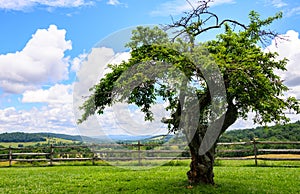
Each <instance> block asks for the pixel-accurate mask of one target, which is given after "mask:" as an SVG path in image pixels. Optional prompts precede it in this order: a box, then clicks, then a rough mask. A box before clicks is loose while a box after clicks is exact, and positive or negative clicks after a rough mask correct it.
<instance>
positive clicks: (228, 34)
mask: <svg viewBox="0 0 300 194" xmlns="http://www.w3.org/2000/svg"><path fill="white" fill-rule="evenodd" d="M205 2H206V1H205ZM203 5H204V7H201V6H199V7H197V8H196V9H193V11H192V12H191V13H188V14H187V16H186V17H183V18H182V19H181V20H179V21H177V22H173V24H172V25H169V26H168V27H169V28H178V29H179V31H177V35H175V37H173V38H169V39H168V38H167V37H168V35H167V33H166V32H164V31H163V30H160V29H159V28H157V27H155V28H152V29H151V28H149V27H138V28H137V29H136V30H134V31H133V35H132V39H131V40H132V41H131V42H129V43H128V44H127V46H129V48H130V49H131V52H130V54H131V58H130V59H129V61H127V62H125V61H123V62H122V63H121V64H119V65H115V64H111V65H109V67H110V69H111V72H110V73H107V74H106V75H105V76H104V77H103V78H102V79H101V80H100V82H99V83H98V84H96V85H95V86H94V87H93V88H91V91H92V95H91V96H90V97H89V98H88V99H87V100H86V101H85V103H84V104H83V105H82V107H81V109H82V110H83V111H84V113H83V115H82V118H81V119H80V120H79V122H83V121H84V120H86V119H87V118H88V117H89V116H90V115H92V114H95V113H98V114H102V113H103V112H104V111H105V108H106V107H108V106H112V105H113V104H114V103H116V102H120V101H121V102H126V103H129V104H135V105H137V106H138V107H140V108H141V111H142V112H143V113H144V114H145V119H146V120H150V121H151V120H152V119H153V113H152V112H151V107H152V106H153V105H154V104H155V103H156V102H157V100H159V99H163V100H165V101H166V102H167V103H168V106H167V107H166V110H168V111H169V112H170V118H163V119H162V121H163V122H164V123H166V124H168V126H169V130H170V131H173V132H176V131H183V133H184V134H185V135H186V137H187V139H188V142H189V148H190V151H191V155H192V163H191V170H190V171H189V172H188V177H189V180H190V181H191V182H192V183H197V182H204V183H213V173H212V166H213V161H214V149H215V144H216V141H217V139H218V138H219V136H220V135H221V134H222V133H223V132H224V131H225V130H226V129H227V128H228V127H229V126H231V125H232V124H233V123H234V122H235V121H236V120H237V119H238V118H239V117H241V118H247V115H248V113H249V112H254V113H255V117H254V122H256V123H259V124H264V123H271V122H288V121H289V118H288V117H287V116H286V115H285V113H284V111H285V110H286V109H293V110H295V111H296V112H297V113H299V105H298V102H297V100H296V99H295V98H293V97H288V98H285V97H284V92H286V91H288V88H287V87H286V86H285V85H284V83H283V81H282V80H281V79H280V77H279V76H278V75H277V74H276V73H275V72H276V71H277V70H282V71H285V70H286V68H285V66H286V63H287V59H283V60H277V59H276V56H277V54H276V53H272V52H264V51H263V50H262V48H260V47H259V46H258V45H259V44H260V43H265V41H266V40H268V38H275V37H277V34H276V33H273V32H271V31H266V30H265V29H264V28H265V27H266V26H268V25H270V24H271V23H272V22H273V21H274V20H276V19H279V18H280V17H281V16H282V15H281V14H280V13H279V14H276V15H275V16H273V17H269V18H267V19H260V17H259V15H258V14H257V13H256V12H254V11H252V12H250V14H249V20H250V21H249V24H248V25H244V24H241V23H239V22H237V21H234V20H223V21H222V22H219V21H218V17H217V16H216V15H215V14H213V13H211V12H208V11H207V7H206V6H207V4H205V3H204V4H203ZM202 14H206V15H207V14H208V15H209V17H208V19H210V18H215V19H216V25H213V26H209V27H205V28H204V27H203V26H204V25H205V21H207V20H208V19H206V20H203V19H200V18H201V17H200V16H202ZM232 24H233V25H232ZM237 25H238V26H239V27H240V28H238V30H236V29H235V27H236V26H237ZM221 27H224V33H222V34H220V35H218V36H217V38H216V39H215V40H211V41H207V42H197V39H196V38H197V36H198V35H199V34H201V33H202V32H204V31H208V30H210V29H213V28H221Z"/></svg>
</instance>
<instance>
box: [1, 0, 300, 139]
mask: <svg viewBox="0 0 300 194" xmlns="http://www.w3.org/2000/svg"><path fill="white" fill-rule="evenodd" d="M190 2H191V3H192V4H194V5H196V3H197V1H193V0H190ZM210 6H211V10H212V11H214V12H215V13H217V14H218V16H220V18H230V19H235V20H238V21H240V22H242V23H247V22H248V13H249V12H250V11H251V10H255V11H257V12H258V13H259V14H260V15H261V16H262V18H265V17H268V16H271V15H274V14H275V13H276V12H279V11H282V12H283V18H282V19H281V20H279V21H276V22H275V23H274V24H272V25H271V26H270V28H271V29H273V30H275V31H276V32H278V33H279V34H282V35H285V36H287V37H288V39H289V41H275V40H273V41H272V42H270V45H268V47H267V48H264V49H265V50H268V51H272V52H273V51H275V52H278V53H279V57H278V58H279V59H282V58H284V57H286V58H288V59H289V62H288V64H287V70H288V71H287V72H279V74H280V75H281V77H282V79H283V80H285V81H284V83H285V84H286V85H287V86H288V87H289V88H290V91H289V92H287V93H286V94H285V95H286V96H295V97H296V98H298V99H300V68H299V65H298V61H300V39H299V32H300V23H299V21H300V1H298V0H253V1H245V0H215V1H214V2H213V3H211V4H210ZM190 9H191V7H190V6H189V4H187V2H186V1H184V0H160V1H155V0H139V1H137V0H135V1H134V0H30V1H29V0H0V23H1V26H2V27H1V30H0V42H1V46H0V133H4V132H14V131H22V132H31V133H32V132H53V133H66V134H83V135H101V134H103V132H104V133H105V134H108V133H109V134H123V133H128V129H129V128H130V129H131V132H129V133H130V134H135V132H136V134H141V133H140V132H138V131H135V129H137V128H139V129H141V128H143V129H146V131H148V133H147V134H153V133H160V132H161V130H162V129H161V128H160V127H161V123H160V122H156V123H155V124H151V127H150V128H151V129H150V128H149V129H148V128H147V127H149V125H147V124H145V123H142V124H141V123H139V122H136V121H135V120H136V119H137V118H138V119H142V116H141V114H139V113H138V112H137V113H136V114H134V113H132V111H127V116H122V115H124V114H123V112H122V111H123V110H125V109H126V107H125V108H124V105H122V104H120V105H117V106H116V107H112V109H110V110H108V114H107V115H106V116H104V117H103V118H99V117H97V118H96V117H95V118H93V119H90V121H88V122H86V123H84V124H83V125H80V126H78V125H77V124H76V120H77V119H78V117H79V114H80V112H78V110H77V109H76V106H78V104H80V103H81V102H82V96H84V95H88V91H87V89H88V87H87V86H89V87H91V86H92V85H93V84H95V83H96V82H97V80H98V79H99V76H100V75H101V74H102V73H103V72H105V71H106V70H105V67H104V65H105V64H107V63H117V62H120V61H121V60H125V59H128V58H129V55H128V53H127V54H126V52H125V50H124V49H125V48H124V47H123V45H124V43H125V42H126V41H128V40H129V36H130V32H131V30H132V29H133V28H134V27H136V26H139V25H161V24H169V23H170V22H171V21H172V20H171V16H172V18H174V19H175V20H176V18H180V16H182V13H183V12H185V11H189V10H190ZM221 32H222V31H220V30H215V31H211V32H207V33H204V34H203V35H201V36H200V37H199V40H200V41H202V40H203V41H205V40H209V39H213V38H215V36H216V34H218V33H221ZM275 42H276V43H277V45H275ZM78 83H79V84H78ZM83 90H85V91H83ZM74 107H75V108H74ZM162 108H163V105H159V106H158V107H155V108H154V109H155V111H156V113H157V115H158V116H162V115H163V113H162V112H163V110H162ZM127 109H128V108H127ZM120 110H122V111H121V112H120ZM249 114H250V116H249V119H248V120H238V121H237V122H236V123H235V124H234V125H233V126H232V127H231V129H235V128H251V127H253V126H254V125H253V122H252V121H251V113H249ZM289 116H290V117H291V119H292V121H296V120H300V117H299V115H293V114H291V115H289ZM132 117H134V119H132ZM128 119H130V120H131V121H132V122H128ZM120 123H121V124H120ZM122 123H123V124H124V123H125V125H126V127H125V125H122ZM129 124H130V125H129ZM121 125H122V126H121ZM120 126H121V127H120ZM141 126H142V127H141ZM120 128H123V129H121V130H120ZM99 131H100V132H99Z"/></svg>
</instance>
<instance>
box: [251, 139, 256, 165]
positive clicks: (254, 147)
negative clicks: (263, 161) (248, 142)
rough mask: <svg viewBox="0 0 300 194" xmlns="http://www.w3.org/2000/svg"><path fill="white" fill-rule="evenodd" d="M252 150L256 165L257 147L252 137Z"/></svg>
mask: <svg viewBox="0 0 300 194" xmlns="http://www.w3.org/2000/svg"><path fill="white" fill-rule="evenodd" d="M252 142H253V152H254V160H255V166H257V147H256V141H255V139H253V141H252Z"/></svg>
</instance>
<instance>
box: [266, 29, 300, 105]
mask: <svg viewBox="0 0 300 194" xmlns="http://www.w3.org/2000/svg"><path fill="white" fill-rule="evenodd" d="M283 36H284V37H286V38H287V39H288V41H283V40H277V46H276V42H275V40H273V41H272V44H271V45H270V46H269V47H267V48H266V51H271V52H277V53H278V54H279V57H278V59H283V58H287V59H288V60H289V61H288V63H287V66H286V68H287V71H285V72H279V75H280V76H281V77H282V79H283V80H284V83H285V84H286V85H287V86H288V87H290V88H293V87H299V86H300V68H299V67H300V65H299V61H300V39H299V33H298V32H296V31H294V30H289V31H287V32H286V34H284V35H283ZM297 98H299V99H300V95H299V96H297Z"/></svg>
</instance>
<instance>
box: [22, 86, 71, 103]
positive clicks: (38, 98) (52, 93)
mask: <svg viewBox="0 0 300 194" xmlns="http://www.w3.org/2000/svg"><path fill="white" fill-rule="evenodd" d="M72 92H73V86H72V85H63V84H56V85H54V86H52V87H50V88H49V89H47V90H43V89H39V90H28V91H25V92H24V93H23V98H22V103H36V102H39V103H49V104H72V102H73V93H72Z"/></svg>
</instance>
